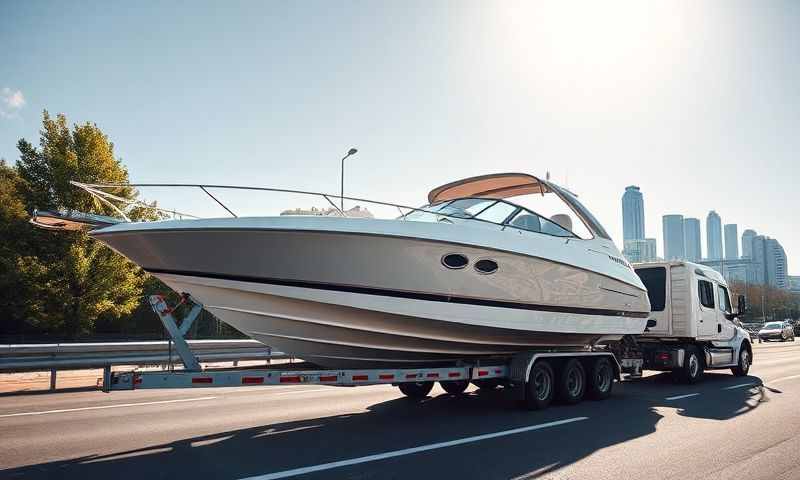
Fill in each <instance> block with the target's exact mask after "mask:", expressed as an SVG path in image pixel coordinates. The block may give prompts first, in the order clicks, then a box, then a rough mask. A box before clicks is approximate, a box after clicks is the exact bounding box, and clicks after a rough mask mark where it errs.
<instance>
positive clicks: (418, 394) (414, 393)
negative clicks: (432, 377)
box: [399, 382, 433, 398]
mask: <svg viewBox="0 0 800 480" xmlns="http://www.w3.org/2000/svg"><path fill="white" fill-rule="evenodd" d="M399 388H400V391H401V392H403V395H405V396H406V397H409V398H425V397H427V396H428V394H429V393H431V390H432V389H433V382H407V383H401V384H400V385H399Z"/></svg>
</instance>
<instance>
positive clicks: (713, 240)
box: [706, 210, 722, 260]
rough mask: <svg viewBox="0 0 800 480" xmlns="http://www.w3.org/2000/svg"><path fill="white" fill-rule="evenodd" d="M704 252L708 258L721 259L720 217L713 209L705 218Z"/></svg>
mask: <svg viewBox="0 0 800 480" xmlns="http://www.w3.org/2000/svg"><path fill="white" fill-rule="evenodd" d="M706 254H707V258H708V259H709V260H721V259H722V219H721V218H720V216H719V214H718V213H717V212H715V211H714V210H711V211H710V212H708V217H707V218H706Z"/></svg>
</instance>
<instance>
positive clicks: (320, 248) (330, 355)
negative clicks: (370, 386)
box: [95, 220, 648, 366]
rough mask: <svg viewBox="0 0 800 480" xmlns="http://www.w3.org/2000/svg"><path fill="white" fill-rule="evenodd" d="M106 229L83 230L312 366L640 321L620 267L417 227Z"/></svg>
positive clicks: (563, 342) (636, 328) (511, 348)
mask: <svg viewBox="0 0 800 480" xmlns="http://www.w3.org/2000/svg"><path fill="white" fill-rule="evenodd" d="M343 221H345V222H346V221H347V220H343ZM353 221H355V222H366V221H364V220H349V222H353ZM284 223H285V222H284ZM393 223H412V222H393ZM277 225H278V226H286V225H284V224H281V223H280V222H279V223H278V224H277ZM327 225H328V226H330V223H328V224H327ZM434 227H437V226H436V225H434ZM439 227H445V228H450V227H453V228H455V226H452V225H450V226H439ZM108 230H110V232H109V233H103V231H100V232H98V233H97V234H95V235H96V236H97V237H98V238H99V239H100V240H102V241H104V242H105V243H107V244H108V245H110V246H111V247H112V248H114V249H115V250H117V251H119V252H120V253H122V254H123V255H126V256H127V257H128V258H130V259H131V260H132V261H134V262H135V263H137V264H139V265H141V266H142V267H144V268H145V269H146V270H147V271H149V272H150V273H152V274H154V275H156V276H157V277H158V278H160V279H161V280H162V281H164V282H165V283H166V284H167V285H169V286H170V287H171V288H173V289H175V290H176V291H179V292H188V293H191V294H192V296H193V297H194V298H196V299H198V300H199V301H201V302H202V303H203V304H204V305H205V307H206V308H207V309H208V310H210V311H211V312H212V313H214V314H215V315H217V316H218V317H219V318H220V319H222V320H223V321H225V322H226V323H228V324H230V325H232V326H233V327H235V328H237V329H238V330H240V331H242V332H243V333H245V334H246V335H248V336H250V337H252V338H255V339H257V340H259V341H262V342H263V343H265V344H267V345H270V346H272V347H274V348H276V349H279V350H281V351H284V352H287V353H291V354H293V355H295V356H297V357H300V358H304V359H308V360H312V361H314V362H315V363H318V364H321V365H324V366H338V365H345V364H350V363H354V362H357V363H361V364H363V363H366V362H370V363H396V362H405V363H408V362H413V363H419V362H437V361H449V360H455V359H463V358H468V357H481V358H483V357H508V356H510V355H513V354H514V353H516V352H519V351H524V350H531V349H535V348H553V347H559V348H585V347H586V346H587V345H591V344H593V343H595V342H597V341H598V340H599V339H601V338H615V337H620V336H622V335H625V334H636V333H641V332H642V331H643V330H644V326H645V322H646V315H647V312H646V310H647V306H648V304H647V295H646V293H644V292H643V291H641V290H639V289H637V288H636V287H635V286H632V285H630V284H628V283H626V282H624V281H621V280H620V279H617V278H613V277H611V276H607V275H603V274H599V273H597V272H594V271H591V270H588V269H586V268H581V267H580V266H576V265H568V264H564V263H560V262H556V261H553V260H552V259H547V258H541V257H537V256H535V255H531V254H520V253H515V252H512V251H509V250H505V251H504V250H499V249H493V248H486V247H483V246H476V245H465V244H463V243H455V242H451V241H446V239H443V238H437V236H436V235H431V236H429V238H420V236H419V232H415V233H414V235H408V236H406V237H403V236H400V235H396V234H381V233H376V232H374V231H371V232H368V233H367V232H364V231H360V232H353V231H343V230H331V229H330V228H328V229H326V230H322V229H319V228H306V229H289V228H276V227H274V225H273V228H253V229H244V230H232V229H224V228H204V229H197V228H195V229H183V230H176V229H163V230H158V229H145V230H133V231H126V230H124V229H122V228H121V227H118V226H117V227H111V229H108ZM474 231H475V229H468V230H467V233H470V232H474ZM495 233H497V232H495ZM499 233H502V234H503V235H506V236H507V235H508V232H499ZM461 234H462V236H463V232H461ZM484 234H485V232H484ZM537 237H545V236H543V235H538V236H537ZM523 240H524V239H523ZM528 240H530V239H528ZM544 241H557V242H559V243H561V244H563V243H564V240H563V239H555V238H553V239H549V238H545V239H544ZM574 243H576V244H577V242H574ZM582 247H583V248H584V250H585V247H584V246H581V245H580V244H578V245H576V246H574V248H576V250H575V251H576V252H578V250H577V249H579V248H582ZM547 248H550V246H549V245H546V244H544V245H543V246H542V250H543V251H544V250H546V249H547ZM562 248H563V247H562ZM570 248H573V246H570ZM452 253H457V254H460V255H464V256H465V257H466V258H467V259H468V260H469V264H468V265H467V266H465V268H462V269H449V268H447V267H445V266H444V265H443V264H442V261H441V259H442V257H443V256H444V255H447V254H452ZM585 255H591V253H585ZM479 259H490V260H492V261H494V262H496V263H497V265H498V269H497V271H496V272H494V273H492V274H488V275H487V274H482V273H480V272H478V271H476V270H475V268H474V264H475V263H476V262H477V260H479Z"/></svg>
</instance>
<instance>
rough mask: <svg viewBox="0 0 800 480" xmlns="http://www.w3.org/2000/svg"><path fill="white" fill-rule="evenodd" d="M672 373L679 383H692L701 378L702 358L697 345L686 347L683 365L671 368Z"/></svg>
mask: <svg viewBox="0 0 800 480" xmlns="http://www.w3.org/2000/svg"><path fill="white" fill-rule="evenodd" d="M672 374H673V378H675V380H677V381H678V382H679V383H688V384H694V383H697V382H699V381H700V380H701V379H702V378H703V360H702V359H701V358H700V353H699V352H698V350H697V347H695V346H694V345H690V346H688V347H686V355H685V356H684V358H683V367H680V368H677V369H675V370H673V371H672Z"/></svg>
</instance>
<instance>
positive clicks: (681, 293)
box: [633, 261, 753, 383]
mask: <svg viewBox="0 0 800 480" xmlns="http://www.w3.org/2000/svg"><path fill="white" fill-rule="evenodd" d="M633 267H634V269H635V271H636V273H637V274H638V275H639V277H640V278H641V279H642V282H643V283H644V285H645V287H647V293H648V295H649V297H650V309H651V315H650V322H648V328H647V330H646V331H645V333H644V334H643V335H642V336H640V337H638V338H637V342H638V343H639V346H640V348H641V350H642V354H643V357H644V368H645V369H650V370H665V371H672V372H674V374H675V376H676V377H677V378H678V379H680V380H683V381H685V382H688V383H694V382H696V381H698V380H699V379H700V378H702V375H703V371H704V370H710V369H722V368H730V369H731V370H732V371H733V373H734V374H736V375H746V374H747V372H748V370H749V368H750V364H751V363H752V359H753V352H752V348H751V345H750V334H749V333H748V332H747V331H746V330H745V329H743V328H742V327H741V325H740V323H739V321H738V319H737V317H738V316H740V315H742V314H743V313H744V312H745V310H746V308H747V306H746V301H745V298H744V297H743V296H740V297H739V298H738V302H737V304H738V308H734V307H733V306H732V305H731V298H730V291H729V289H728V284H727V282H726V281H725V279H724V278H723V277H722V275H720V274H719V273H718V272H717V271H716V270H714V269H712V268H710V267H706V266H703V265H697V264H694V263H690V262H678V261H671V262H655V263H643V264H636V265H634V266H633Z"/></svg>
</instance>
